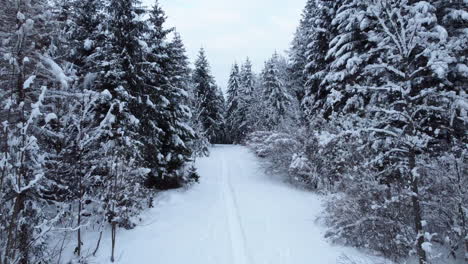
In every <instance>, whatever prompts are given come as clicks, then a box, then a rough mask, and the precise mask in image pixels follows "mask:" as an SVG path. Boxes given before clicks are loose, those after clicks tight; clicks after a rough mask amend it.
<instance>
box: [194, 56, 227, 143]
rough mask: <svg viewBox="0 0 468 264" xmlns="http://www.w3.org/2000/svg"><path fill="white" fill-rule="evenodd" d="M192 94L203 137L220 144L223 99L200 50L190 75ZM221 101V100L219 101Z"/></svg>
mask: <svg viewBox="0 0 468 264" xmlns="http://www.w3.org/2000/svg"><path fill="white" fill-rule="evenodd" d="M192 82H193V85H194V88H193V89H194V94H195V100H196V104H197V105H198V107H197V110H198V112H197V113H196V115H197V118H198V120H199V121H200V124H201V127H202V129H203V133H204V135H205V136H206V137H207V138H208V139H209V141H210V142H211V143H220V138H222V137H223V136H221V135H220V133H221V131H222V127H223V112H222V110H223V108H224V105H222V104H223V103H224V97H223V96H222V94H219V92H218V88H217V86H216V85H215V82H214V78H213V76H212V75H211V70H210V65H209V63H208V60H207V58H206V55H205V51H204V49H201V50H200V52H199V54H198V58H197V60H196V61H195V69H194V71H193V73H192ZM221 99H222V100H221Z"/></svg>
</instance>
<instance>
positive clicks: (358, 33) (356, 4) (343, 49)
mask: <svg viewBox="0 0 468 264" xmlns="http://www.w3.org/2000/svg"><path fill="white" fill-rule="evenodd" d="M335 7H336V15H335V16H334V17H333V19H332V21H331V28H333V30H332V32H334V33H335V35H334V36H333V38H332V39H331V41H330V43H329V45H330V46H329V49H328V52H327V54H326V57H325V59H326V60H327V61H328V62H329V65H328V71H327V72H326V73H325V75H324V76H323V80H322V83H321V84H320V86H321V87H323V88H320V89H321V90H322V91H324V92H325V93H326V94H327V96H326V98H325V99H324V102H323V104H322V109H321V111H324V112H325V113H340V112H356V111H358V110H360V109H362V107H363V105H364V102H365V101H366V98H363V97H362V95H361V96H359V94H357V93H355V92H354V91H352V89H351V90H349V91H347V87H349V86H352V85H353V84H355V83H360V82H362V81H363V80H362V79H360V78H362V74H361V72H362V70H363V68H364V67H365V66H366V65H368V64H370V63H372V59H373V57H375V55H376V54H369V53H368V52H367V51H368V50H369V49H371V48H373V45H374V44H373V43H372V42H370V41H369V40H368V38H367V32H368V31H369V30H370V29H372V28H373V27H374V24H375V21H373V20H372V19H371V18H370V17H369V15H368V14H367V10H366V9H367V4H366V1H362V0H345V1H341V2H340V3H339V4H337V5H336V6H335Z"/></svg>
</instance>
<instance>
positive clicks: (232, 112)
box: [226, 63, 243, 142]
mask: <svg viewBox="0 0 468 264" xmlns="http://www.w3.org/2000/svg"><path fill="white" fill-rule="evenodd" d="M241 89H242V84H241V76H240V71H239V66H238V65H237V63H236V64H234V65H233V67H232V70H231V75H230V76H229V82H228V90H227V111H226V122H227V124H226V126H227V131H228V133H229V141H230V142H238V141H239V139H240V135H239V129H240V126H241V123H242V122H243V120H242V119H243V117H242V116H240V114H241V113H240V111H239V110H240V109H239V108H240V105H241V100H242V99H241V96H242V94H241V92H242V91H241Z"/></svg>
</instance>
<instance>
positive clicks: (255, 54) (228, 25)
mask: <svg viewBox="0 0 468 264" xmlns="http://www.w3.org/2000/svg"><path fill="white" fill-rule="evenodd" d="M305 1H306V0H287V1H285V0H159V2H160V4H161V5H162V7H163V9H164V10H165V11H166V14H167V16H168V17H169V19H168V24H169V25H170V26H175V27H176V28H177V31H178V32H180V34H181V35H182V39H183V40H184V43H185V45H186V48H187V51H188V55H189V57H190V60H191V62H193V60H194V59H195V58H196V55H197V53H198V50H199V49H200V47H203V48H205V50H206V52H207V55H208V59H209V61H210V64H211V70H212V73H213V75H214V76H215V78H216V81H217V83H218V84H219V85H220V86H221V87H223V89H224V88H225V86H226V84H227V79H228V77H229V72H230V69H231V66H232V63H233V62H234V61H237V62H239V63H241V62H243V61H244V60H245V58H246V57H247V56H248V57H250V59H251V61H252V63H253V64H254V69H255V71H256V72H259V71H260V70H261V68H262V66H263V62H264V61H265V60H266V59H267V58H268V57H269V56H271V55H272V54H273V52H274V51H275V50H277V51H278V52H283V51H285V50H286V49H288V48H289V44H290V42H291V40H292V37H293V33H294V31H295V29H296V26H297V24H298V23H299V19H300V14H301V11H302V9H303V7H304V6H305ZM143 2H144V3H145V5H147V6H152V5H153V3H154V0H143Z"/></svg>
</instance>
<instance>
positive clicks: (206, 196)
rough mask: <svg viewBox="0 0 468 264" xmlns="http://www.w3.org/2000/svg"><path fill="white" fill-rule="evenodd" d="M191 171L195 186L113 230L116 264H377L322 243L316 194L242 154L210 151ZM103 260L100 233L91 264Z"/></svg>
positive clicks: (167, 195) (106, 251)
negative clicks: (196, 173)
mask: <svg viewBox="0 0 468 264" xmlns="http://www.w3.org/2000/svg"><path fill="white" fill-rule="evenodd" d="M197 168H198V171H199V173H200V175H201V182H200V184H196V185H194V186H192V187H191V188H189V189H187V190H177V191H169V192H163V193H161V194H160V195H159V197H158V198H157V201H156V202H155V207H154V208H153V209H151V210H149V211H147V212H146V213H144V214H143V216H142V218H143V221H142V224H141V225H139V226H138V227H136V229H134V230H128V231H127V230H123V229H120V230H119V231H118V234H117V247H116V263H119V264H133V263H138V264H153V263H158V264H188V263H191V264H306V263H307V264H311V263H312V264H338V263H346V264H347V263H359V264H361V263H372V264H376V263H380V261H378V262H376V261H375V259H374V260H366V261H362V257H363V254H360V253H359V252H357V250H354V249H351V248H344V247H338V246H333V245H331V244H329V243H327V242H326V241H325V239H324V236H323V235H324V230H325V228H324V227H323V226H321V225H320V224H318V223H317V222H316V219H317V217H318V216H319V215H320V212H321V211H322V205H321V204H322V202H321V198H320V196H318V195H316V194H313V193H311V192H308V191H304V190H300V189H297V188H294V187H293V186H289V185H288V184H286V183H284V182H283V180H282V179H281V178H280V177H279V176H272V175H268V174H267V173H265V172H264V171H265V170H264V168H262V166H261V162H260V161H259V160H258V159H257V158H256V157H255V156H254V154H252V153H251V152H250V151H249V150H248V149H247V148H245V147H241V146H215V147H214V148H213V149H212V150H211V155H210V157H208V158H201V159H199V160H198V161H197ZM92 240H93V238H92V237H88V241H92ZM89 246H90V247H92V245H89ZM109 255H110V235H105V236H104V237H103V241H102V244H101V247H100V250H99V256H98V257H97V258H94V259H92V260H91V263H109ZM348 258H350V259H355V260H359V261H355V262H352V261H349V259H348Z"/></svg>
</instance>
